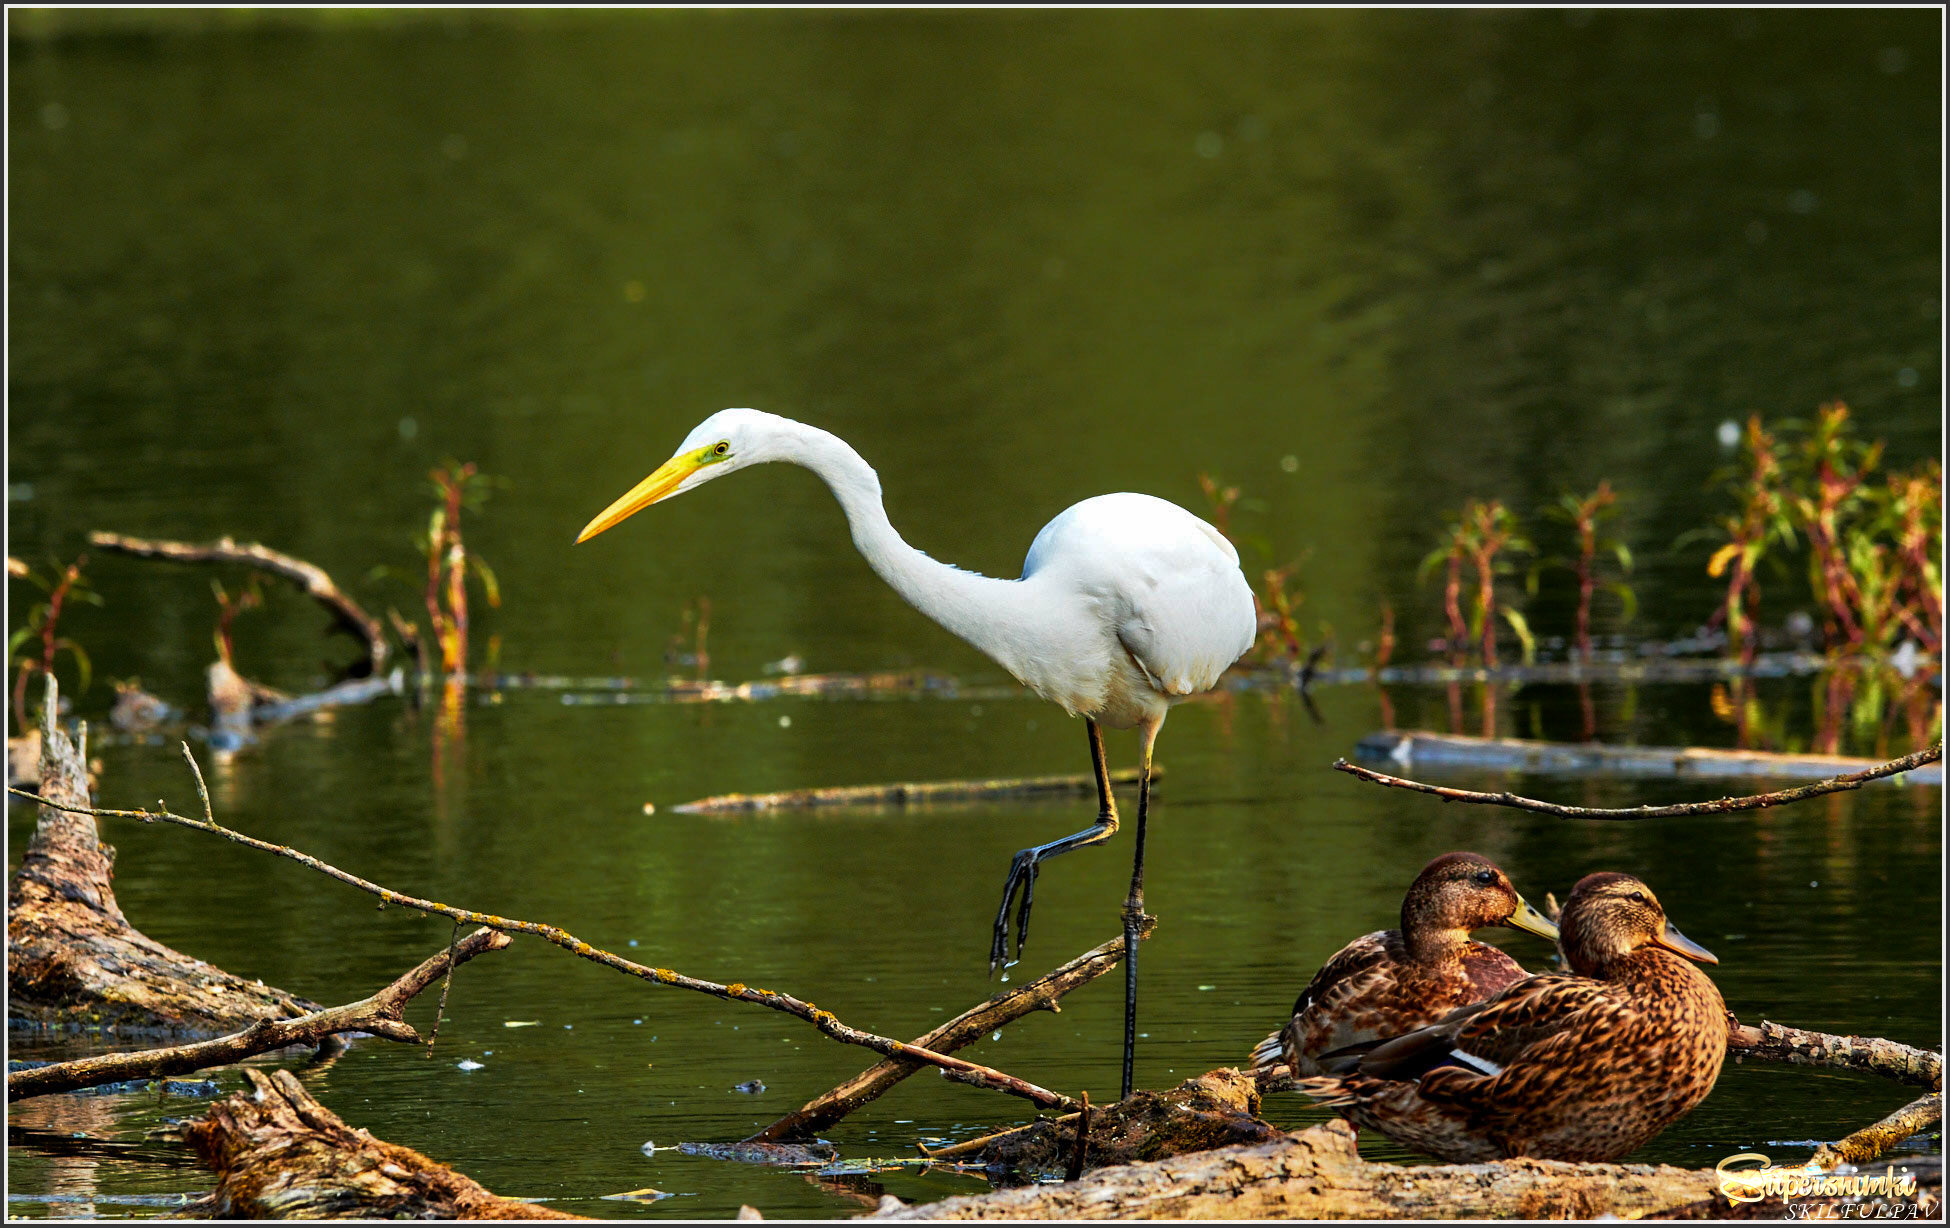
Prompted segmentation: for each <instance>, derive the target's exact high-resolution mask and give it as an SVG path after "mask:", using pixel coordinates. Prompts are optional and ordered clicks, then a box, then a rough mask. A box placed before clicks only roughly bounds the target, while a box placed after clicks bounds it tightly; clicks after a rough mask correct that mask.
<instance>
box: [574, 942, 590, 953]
mask: <svg viewBox="0 0 1950 1228" xmlns="http://www.w3.org/2000/svg"><path fill="white" fill-rule="evenodd" d="M574 949H575V953H576V954H577V955H587V954H589V944H588V943H586V942H578V943H576V945H575V948H574Z"/></svg>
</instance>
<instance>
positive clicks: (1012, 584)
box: [782, 423, 1035, 676]
mask: <svg viewBox="0 0 1950 1228" xmlns="http://www.w3.org/2000/svg"><path fill="white" fill-rule="evenodd" d="M794 426H795V427H796V428H797V430H796V431H795V432H794V438H793V441H792V442H793V445H794V446H793V447H792V448H791V449H790V452H791V454H790V455H788V456H786V457H783V458H782V459H786V460H791V461H794V462H796V463H798V464H800V465H803V466H805V467H806V468H808V469H810V470H812V471H813V472H814V473H816V474H818V475H819V476H820V477H821V478H823V479H825V481H826V485H827V486H828V487H830V488H831V489H832V491H833V497H834V498H836V499H838V500H839V503H840V507H841V509H842V510H843V511H845V513H846V522H847V525H848V527H849V528H851V529H852V531H853V544H854V546H855V547H856V548H857V549H858V550H859V551H860V554H861V556H862V557H864V558H865V559H866V560H867V564H868V566H870V567H872V568H873V569H874V571H875V572H876V573H878V574H879V576H880V578H881V579H883V580H885V581H886V582H887V583H888V584H889V585H890V586H891V587H892V588H893V590H894V591H895V592H897V593H899V594H900V595H901V597H902V598H904V599H905V600H906V601H907V603H908V604H909V605H911V606H913V607H914V608H915V609H917V610H919V611H921V613H923V614H925V615H927V616H928V617H929V618H932V619H933V620H934V621H935V622H937V623H940V624H941V625H942V626H943V627H945V628H947V629H948V630H949V631H951V632H953V633H954V634H956V635H958V636H960V637H961V638H962V639H964V640H967V641H968V642H969V643H970V644H973V645H974V646H975V647H977V648H979V649H981V650H982V651H983V652H985V653H987V654H988V655H989V656H990V657H993V658H994V659H995V660H996V661H997V662H999V663H1000V664H1001V665H1003V666H1004V667H1005V668H1007V669H1009V670H1011V671H1012V672H1017V673H1018V676H1020V671H1019V670H1017V665H1018V661H1019V659H1020V658H1021V656H1022V652H1023V649H1024V647H1025V642H1024V641H1025V637H1026V636H1027V635H1028V634H1029V633H1030V632H1031V630H1032V628H1033V627H1034V626H1035V619H1034V616H1033V613H1032V611H1031V610H1030V603H1031V600H1032V598H1031V595H1030V594H1028V593H1025V592H1024V591H1023V586H1022V584H1021V583H1020V582H1018V581H1015V580H997V579H995V578H994V577H992V576H984V575H981V574H979V573H977V572H972V571H963V570H962V569H960V568H959V567H951V566H949V565H948V564H946V563H942V562H939V561H937V560H935V559H931V558H929V557H928V556H927V555H926V554H923V553H922V552H921V551H919V550H916V549H915V548H914V547H912V546H910V545H908V544H907V542H906V541H905V540H903V539H902V537H901V535H900V534H899V533H898V532H897V531H896V530H895V529H894V526H893V523H892V522H891V521H889V520H888V519H887V509H886V506H885V505H884V504H883V503H882V501H881V494H880V477H879V475H878V474H876V473H874V471H873V466H871V465H869V464H867V462H866V461H864V460H862V459H861V458H860V454H859V453H858V452H855V451H854V450H853V449H852V447H851V446H849V445H848V444H847V442H846V441H845V440H843V439H841V438H840V437H839V436H837V435H835V434H833V433H831V432H830V431H822V430H820V429H819V428H818V427H816V426H807V425H806V424H804V423H795V424H794Z"/></svg>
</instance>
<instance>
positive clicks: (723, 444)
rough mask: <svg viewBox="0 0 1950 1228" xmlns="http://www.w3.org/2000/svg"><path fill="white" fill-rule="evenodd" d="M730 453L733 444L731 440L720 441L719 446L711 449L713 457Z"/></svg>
mask: <svg viewBox="0 0 1950 1228" xmlns="http://www.w3.org/2000/svg"><path fill="white" fill-rule="evenodd" d="M729 451H731V442H730V441H729V440H725V439H720V440H719V441H718V446H717V447H715V448H712V449H711V455H713V456H723V455H724V454H725V453H727V452H729Z"/></svg>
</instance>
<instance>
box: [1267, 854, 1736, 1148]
mask: <svg viewBox="0 0 1950 1228" xmlns="http://www.w3.org/2000/svg"><path fill="white" fill-rule="evenodd" d="M1558 926H1559V928H1560V929H1561V931H1562V934H1561V937H1560V939H1559V946H1560V948H1561V949H1562V951H1563V953H1564V958H1565V962H1566V963H1567V964H1568V965H1569V966H1570V969H1571V971H1569V972H1553V973H1544V974H1542V975H1539V976H1534V977H1531V978H1529V979H1528V980H1524V981H1519V982H1518V983H1516V984H1515V985H1512V986H1510V987H1509V988H1507V989H1505V990H1503V991H1502V992H1501V993H1499V994H1497V995H1496V996H1495V997H1493V998H1491V999H1490V1000H1488V1001H1487V1002H1482V1003H1479V1004H1477V1005H1475V1006H1467V1007H1464V1008H1462V1009H1461V1010H1458V1011H1456V1012H1455V1013H1453V1014H1451V1015H1450V1016H1449V1017H1448V1018H1446V1019H1444V1020H1443V1021H1442V1022H1440V1023H1438V1024H1435V1025H1433V1026H1430V1027H1425V1028H1421V1029H1418V1030H1417V1031H1414V1032H1410V1033H1408V1034H1406V1035H1404V1036H1400V1037H1396V1038H1395V1039H1393V1040H1390V1041H1387V1042H1386V1043H1384V1044H1381V1045H1377V1046H1375V1047H1374V1048H1373V1049H1372V1050H1370V1051H1368V1052H1367V1053H1365V1054H1364V1055H1362V1056H1361V1058H1360V1060H1359V1064H1358V1066H1357V1067H1356V1069H1355V1071H1354V1072H1353V1073H1351V1074H1348V1075H1343V1076H1339V1077H1327V1078H1314V1079H1307V1080H1304V1081H1303V1082H1302V1084H1301V1088H1302V1090H1304V1091H1306V1092H1307V1094H1308V1095H1310V1096H1313V1097H1314V1098H1315V1099H1317V1100H1320V1101H1322V1102H1323V1103H1325V1104H1328V1105H1331V1106H1332V1107H1334V1108H1336V1109H1338V1110H1339V1111H1340V1113H1341V1115H1342V1116H1344V1117H1346V1118H1347V1119H1348V1120H1350V1121H1352V1122H1354V1123H1355V1124H1356V1125H1359V1126H1364V1127H1368V1128H1371V1129H1374V1130H1378V1131H1380V1132H1381V1133H1382V1134H1385V1135H1387V1136H1388V1137H1389V1138H1391V1139H1393V1140H1395V1141H1396V1142H1398V1143H1400V1144H1402V1145H1403V1146H1405V1147H1410V1148H1413V1149H1414V1150H1416V1151H1420V1152H1425V1153H1427V1154H1428V1155H1432V1156H1436V1157H1438V1158H1440V1159H1443V1160H1449V1161H1455V1162H1473V1161H1480V1160H1496V1159H1505V1158H1508V1157H1512V1156H1531V1157H1535V1158H1539V1159H1551V1160H1616V1159H1618V1158H1620V1157H1621V1156H1624V1155H1627V1154H1629V1153H1630V1152H1632V1151H1635V1150H1637V1149H1638V1148H1639V1147H1640V1146H1642V1145H1644V1144H1645V1143H1646V1142H1648V1141H1649V1140H1650V1139H1652V1138H1653V1137H1654V1136H1655V1135H1657V1134H1658V1133H1659V1132H1660V1131H1661V1130H1663V1129H1665V1128H1666V1127H1667V1126H1668V1125H1670V1124H1672V1122H1674V1121H1675V1120H1677V1119H1678V1118H1680V1117H1682V1116H1684V1115H1685V1114H1686V1113H1687V1112H1689V1111H1690V1110H1691V1109H1692V1108H1693V1106H1695V1105H1697V1104H1698V1103H1699V1102H1700V1101H1702V1100H1704V1099H1705V1098H1706V1094H1707V1093H1708V1092H1710V1091H1712V1090H1713V1084H1714V1082H1715V1081H1716V1080H1717V1079H1718V1078H1719V1077H1720V1065H1721V1063H1722V1062H1723V1061H1724V1060H1725V1058H1726V1051H1727V1013H1726V1003H1725V1002H1723V1001H1722V1000H1721V998H1720V991H1719V990H1718V989H1716V988H1715V987H1714V985H1713V982H1712V981H1711V980H1709V979H1708V978H1707V976H1706V974H1705V973H1703V972H1701V971H1700V970H1699V969H1697V968H1695V967H1694V966H1693V965H1692V964H1690V963H1688V962H1687V961H1688V960H1699V961H1702V962H1704V963H1718V962H1719V961H1718V960H1716V959H1714V957H1713V955H1712V954H1711V953H1710V952H1708V951H1707V950H1706V949H1705V948H1704V947H1702V946H1700V945H1699V944H1698V943H1696V942H1693V941H1692V940H1691V939H1689V938H1687V937H1686V936H1685V935H1684V934H1681V933H1680V932H1679V931H1678V930H1676V929H1674V928H1673V926H1672V924H1671V923H1670V922H1668V921H1667V920H1666V914H1665V910H1664V909H1663V908H1661V907H1660V905H1659V901H1658V899H1657V897H1655V896H1654V895H1653V894H1652V889H1651V888H1650V887H1648V886H1646V885H1645V884H1644V883H1642V882H1640V881H1639V880H1638V879H1636V878H1633V877H1631V876H1630V875H1628V874H1611V873H1606V874H1590V875H1586V876H1585V877H1584V878H1583V879H1582V880H1580V881H1579V882H1578V885H1577V886H1576V887H1574V888H1573V889H1572V891H1571V896H1570V898H1569V899H1568V900H1566V901H1565V904H1564V910H1563V912H1562V913H1561V914H1560V915H1559V916H1558Z"/></svg>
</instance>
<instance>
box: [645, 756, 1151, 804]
mask: <svg viewBox="0 0 1950 1228" xmlns="http://www.w3.org/2000/svg"><path fill="white" fill-rule="evenodd" d="M1159 775H1161V773H1160V772H1159V770H1158V765H1157V764H1155V763H1154V764H1152V765H1151V783H1152V784H1153V785H1156V784H1157V783H1158V777H1159ZM1110 782H1111V784H1113V785H1128V786H1135V785H1136V784H1137V783H1138V770H1137V769H1136V768H1126V769H1124V770H1122V771H1117V772H1112V773H1111V775H1110ZM1096 791H1097V778H1096V777H1095V776H1089V775H1078V776H1018V777H1014V778H1007V779H1001V780H915V781H906V782H904V783H901V784H891V785H840V786H836V787H833V788H826V789H790V790H787V791H786V792H783V793H723V794H719V795H718V796H716V797H701V798H699V799H698V800H696V801H694V802H685V803H684V804H683V805H681V806H674V807H672V809H673V810H675V811H676V812H677V813H678V814H725V813H742V812H746V811H752V810H804V809H810V808H812V807H815V806H925V805H930V804H932V803H935V802H977V801H991V800H999V799H1013V798H1021V797H1051V796H1057V797H1080V796H1085V795H1088V794H1093V793H1095V792H1096Z"/></svg>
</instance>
